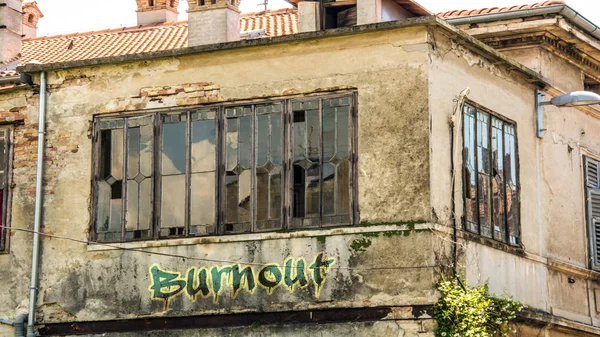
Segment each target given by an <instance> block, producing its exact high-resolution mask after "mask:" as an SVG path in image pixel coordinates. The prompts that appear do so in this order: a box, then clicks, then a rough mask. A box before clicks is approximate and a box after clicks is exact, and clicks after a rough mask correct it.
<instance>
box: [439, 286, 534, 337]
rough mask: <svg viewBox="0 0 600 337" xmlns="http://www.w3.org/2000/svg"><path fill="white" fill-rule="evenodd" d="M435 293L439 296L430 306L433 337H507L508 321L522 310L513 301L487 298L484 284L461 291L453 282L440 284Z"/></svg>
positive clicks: (508, 330)
mask: <svg viewBox="0 0 600 337" xmlns="http://www.w3.org/2000/svg"><path fill="white" fill-rule="evenodd" d="M438 290H439V291H440V292H441V293H442V296H441V297H440V300H439V301H438V302H437V303H436V304H435V305H434V306H433V309H434V312H435V315H434V316H435V319H436V321H437V324H438V329H437V330H436V333H435V335H436V337H465V336H472V337H506V336H508V333H509V332H510V327H509V326H508V322H509V321H510V320H511V319H513V318H515V317H516V315H517V313H519V312H520V311H521V310H523V309H524V306H523V305H522V304H521V303H520V302H518V301H514V300H513V299H512V298H499V297H494V296H492V295H490V293H489V289H488V285H487V284H485V285H483V286H481V287H468V286H466V287H464V288H463V287H462V286H461V285H460V283H459V282H458V280H456V279H455V280H452V281H442V282H440V284H439V285H438Z"/></svg>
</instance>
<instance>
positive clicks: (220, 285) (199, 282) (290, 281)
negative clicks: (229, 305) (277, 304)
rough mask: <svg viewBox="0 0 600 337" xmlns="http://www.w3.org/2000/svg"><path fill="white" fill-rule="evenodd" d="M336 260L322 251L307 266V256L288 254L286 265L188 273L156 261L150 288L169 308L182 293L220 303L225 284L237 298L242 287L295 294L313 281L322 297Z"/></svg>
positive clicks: (250, 290) (237, 266) (216, 268)
mask: <svg viewBox="0 0 600 337" xmlns="http://www.w3.org/2000/svg"><path fill="white" fill-rule="evenodd" d="M334 263H335V259H334V258H328V257H327V256H326V255H325V253H323V252H322V253H319V254H317V256H316V257H315V258H314V260H313V261H312V263H310V265H307V263H306V260H305V259H304V258H299V259H294V258H292V257H288V258H287V259H285V260H284V262H283V265H280V264H277V263H268V264H265V265H262V266H250V265H240V264H231V265H223V266H212V267H199V268H198V267H190V268H188V270H187V272H186V273H185V275H182V274H181V273H179V272H176V271H169V270H165V269H162V268H161V267H160V266H159V265H158V264H154V265H152V266H151V267H150V269H149V273H150V280H151V281H152V284H150V286H149V287H148V290H149V291H150V293H151V298H152V299H153V300H162V301H164V302H165V308H167V307H168V304H169V301H170V300H171V299H173V298H175V297H176V296H178V295H180V294H182V293H183V294H185V295H186V296H187V297H188V298H189V299H190V301H192V302H195V301H196V299H197V298H198V297H200V298H208V297H212V298H213V302H214V303H215V304H216V303H218V302H219V297H220V296H221V294H222V293H223V291H224V288H225V286H229V288H230V290H231V296H232V298H234V299H235V298H236V297H237V295H238V294H239V293H240V291H242V290H244V291H246V292H247V293H249V294H251V295H254V292H255V291H256V289H257V287H261V288H263V289H265V290H266V292H267V295H271V294H273V291H274V290H275V289H277V288H278V287H279V286H281V285H283V286H284V287H285V289H287V291H289V292H290V293H293V292H294V290H295V289H296V286H298V288H306V287H308V286H309V284H310V281H312V284H313V285H314V287H315V288H314V289H315V291H314V295H315V297H316V298H318V297H319V296H320V295H321V290H322V289H323V285H324V284H325V280H326V279H327V274H328V273H329V271H330V268H331V266H332V265H333V264H334ZM255 267H258V268H257V269H258V272H257V271H255ZM309 280H310V281H309Z"/></svg>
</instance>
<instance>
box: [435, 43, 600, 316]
mask: <svg viewBox="0 0 600 337" xmlns="http://www.w3.org/2000/svg"><path fill="white" fill-rule="evenodd" d="M434 40H435V43H436V46H437V48H436V51H435V52H432V61H431V66H430V67H431V68H430V71H429V73H430V77H429V78H430V80H429V83H430V90H429V93H430V98H429V100H430V102H431V103H430V112H431V118H432V134H433V136H432V143H431V166H430V167H431V171H432V173H431V181H432V186H436V187H438V188H437V189H436V190H432V207H433V208H434V209H435V210H436V214H437V215H438V216H439V217H440V219H442V222H444V223H449V218H450V213H449V209H450V195H451V193H450V181H451V180H450V178H449V175H446V174H445V172H446V171H447V170H449V168H450V162H449V152H450V147H449V144H450V140H449V136H448V135H449V132H450V131H449V126H448V125H449V124H448V118H449V116H450V114H451V113H452V112H453V111H452V109H451V108H450V102H452V100H453V99H454V98H455V97H456V96H457V95H458V94H459V93H460V92H461V90H463V89H464V88H466V87H469V88H470V89H471V92H470V95H469V96H468V99H469V100H471V101H473V102H475V103H477V104H479V105H481V106H483V107H485V108H487V109H489V110H490V111H493V112H495V113H496V114H498V115H500V116H504V117H505V118H508V119H510V120H512V121H514V122H515V125H516V129H517V137H518V158H519V180H520V202H521V204H520V216H521V219H520V229H521V240H522V248H523V250H522V251H521V250H515V249H511V248H509V247H507V246H506V245H503V244H497V243H493V242H492V241H490V240H487V242H486V240H482V241H483V242H485V244H487V245H489V246H493V247H494V248H493V247H486V246H484V245H482V244H481V243H477V242H473V241H465V242H464V244H463V245H461V252H462V253H463V257H462V258H463V263H464V267H465V271H466V273H467V279H468V281H469V282H470V283H482V282H489V284H490V288H491V289H492V290H493V291H494V292H496V293H499V294H502V293H504V292H506V293H508V294H509V295H512V296H515V298H517V299H519V300H521V301H523V302H524V303H525V304H527V305H529V306H530V307H532V308H536V309H540V310H544V311H547V312H550V313H552V314H554V315H556V316H560V317H566V318H568V319H571V320H574V321H578V322H582V323H586V324H592V322H593V323H594V324H596V325H597V324H598V322H597V321H596V320H595V317H597V313H596V310H594V308H595V300H594V295H593V293H594V288H596V287H597V285H595V284H594V283H593V282H592V281H591V280H589V278H590V277H589V275H590V274H589V272H587V268H588V262H587V257H586V254H587V249H588V248H587V247H588V241H587V238H586V226H587V225H586V222H585V208H584V207H585V200H584V191H583V173H582V172H583V169H582V153H583V152H584V149H587V150H588V151H590V152H592V153H595V154H598V153H600V152H599V151H600V137H599V136H598V135H597V133H594V132H592V131H591V130H597V129H598V128H599V127H600V121H599V120H598V118H597V117H594V116H591V115H589V114H586V113H584V111H582V110H577V109H574V108H556V107H551V106H548V107H545V108H544V115H545V122H546V124H545V128H547V129H548V131H547V132H546V136H545V138H543V139H539V138H537V137H536V133H535V132H536V124H535V123H536V117H535V116H536V115H535V111H536V110H535V90H536V88H535V86H533V85H532V84H530V83H528V82H526V81H524V80H523V79H521V78H519V76H518V75H515V73H512V72H506V71H504V70H502V69H499V68H498V67H496V66H495V65H493V64H491V63H489V62H487V61H485V60H484V59H481V58H478V57H477V56H475V55H473V54H472V53H471V52H468V51H465V50H463V49H461V48H460V47H457V46H455V45H453V44H452V43H451V42H449V41H448V39H446V38H443V37H441V36H439V35H435V39H434ZM509 54H510V53H509ZM511 55H512V54H511ZM513 56H515V57H517V58H518V59H519V61H520V62H522V63H525V64H528V65H532V66H535V67H539V69H538V70H539V71H541V73H542V74H544V75H545V76H548V77H549V78H550V80H551V82H550V83H551V84H552V85H553V86H556V87H557V88H559V89H562V90H565V91H570V90H581V85H582V83H583V82H582V80H581V72H580V71H579V70H578V69H577V68H575V67H574V66H572V65H570V64H568V63H566V62H565V61H563V60H562V59H559V58H558V57H556V56H553V55H549V54H548V52H547V51H540V52H535V51H531V52H525V51H515V53H514V55H513ZM554 80H556V83H555V82H554ZM551 97H552V96H550V95H547V96H546V99H550V98H551ZM459 135H460V138H459V140H458V142H457V144H458V147H459V148H462V126H461V132H460V133H459ZM455 162H456V163H458V164H457V166H456V168H457V180H456V187H457V188H456V194H455V196H456V200H457V203H456V206H457V212H456V214H457V219H458V221H459V226H461V223H460V219H461V216H462V215H463V195H462V193H463V192H462V178H463V177H462V171H461V170H462V169H461V165H462V158H461V152H460V151H458V152H456V153H455ZM436 170H437V172H441V173H437V174H436V173H435V172H436ZM586 275H588V276H586Z"/></svg>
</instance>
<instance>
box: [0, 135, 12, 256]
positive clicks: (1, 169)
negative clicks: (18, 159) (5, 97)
mask: <svg viewBox="0 0 600 337" xmlns="http://www.w3.org/2000/svg"><path fill="white" fill-rule="evenodd" d="M10 146H11V143H10V130H9V129H8V128H2V129H0V224H2V227H0V252H5V251H7V247H8V238H9V234H10V230H9V228H8V214H7V213H8V212H7V210H8V199H9V188H8V186H9V183H8V182H9V179H10V174H9V171H10V152H11V151H10Z"/></svg>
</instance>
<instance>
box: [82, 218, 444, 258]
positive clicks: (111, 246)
mask: <svg viewBox="0 0 600 337" xmlns="http://www.w3.org/2000/svg"><path fill="white" fill-rule="evenodd" d="M434 226H435V225H434V224H432V223H422V224H415V225H410V224H401V223H400V224H389V225H373V226H371V225H354V226H348V227H336V228H322V229H314V230H298V231H289V232H263V233H248V234H231V235H219V236H216V235H215V236H204V237H193V238H181V239H166V240H151V241H133V242H121V243H93V244H90V245H88V251H90V252H96V251H104V250H116V249H142V248H160V247H174V246H187V245H199V244H216V243H232V242H245V241H265V240H285V239H293V238H319V237H325V236H335V235H353V234H362V233H380V232H398V231H410V230H413V229H414V230H417V231H427V230H432V229H433V228H434Z"/></svg>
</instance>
